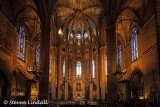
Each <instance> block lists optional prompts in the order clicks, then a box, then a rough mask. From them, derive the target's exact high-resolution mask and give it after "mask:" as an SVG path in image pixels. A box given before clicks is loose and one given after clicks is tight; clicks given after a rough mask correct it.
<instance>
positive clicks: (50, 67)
mask: <svg viewBox="0 0 160 107" xmlns="http://www.w3.org/2000/svg"><path fill="white" fill-rule="evenodd" d="M51 72H52V55H51V54H50V58H49V74H51Z"/></svg>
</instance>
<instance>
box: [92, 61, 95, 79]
mask: <svg viewBox="0 0 160 107" xmlns="http://www.w3.org/2000/svg"><path fill="white" fill-rule="evenodd" d="M92 78H95V60H92Z"/></svg>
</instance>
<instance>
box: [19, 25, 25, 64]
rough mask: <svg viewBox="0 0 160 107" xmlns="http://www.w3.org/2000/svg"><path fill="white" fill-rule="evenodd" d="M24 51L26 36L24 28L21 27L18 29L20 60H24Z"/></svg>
mask: <svg viewBox="0 0 160 107" xmlns="http://www.w3.org/2000/svg"><path fill="white" fill-rule="evenodd" d="M25 51H26V35H25V31H24V28H23V27H22V26H21V27H20V29H19V37H18V57H19V58H20V59H21V60H23V61H24V60H25Z"/></svg>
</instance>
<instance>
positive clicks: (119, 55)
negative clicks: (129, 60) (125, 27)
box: [117, 41, 122, 68]
mask: <svg viewBox="0 0 160 107" xmlns="http://www.w3.org/2000/svg"><path fill="white" fill-rule="evenodd" d="M117 66H118V67H119V68H122V45H121V43H120V42H119V41H118V46H117Z"/></svg>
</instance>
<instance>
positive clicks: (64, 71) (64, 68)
mask: <svg viewBox="0 0 160 107" xmlns="http://www.w3.org/2000/svg"><path fill="white" fill-rule="evenodd" d="M65 73H66V65H65V61H64V62H63V72H62V76H63V78H65Z"/></svg>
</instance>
